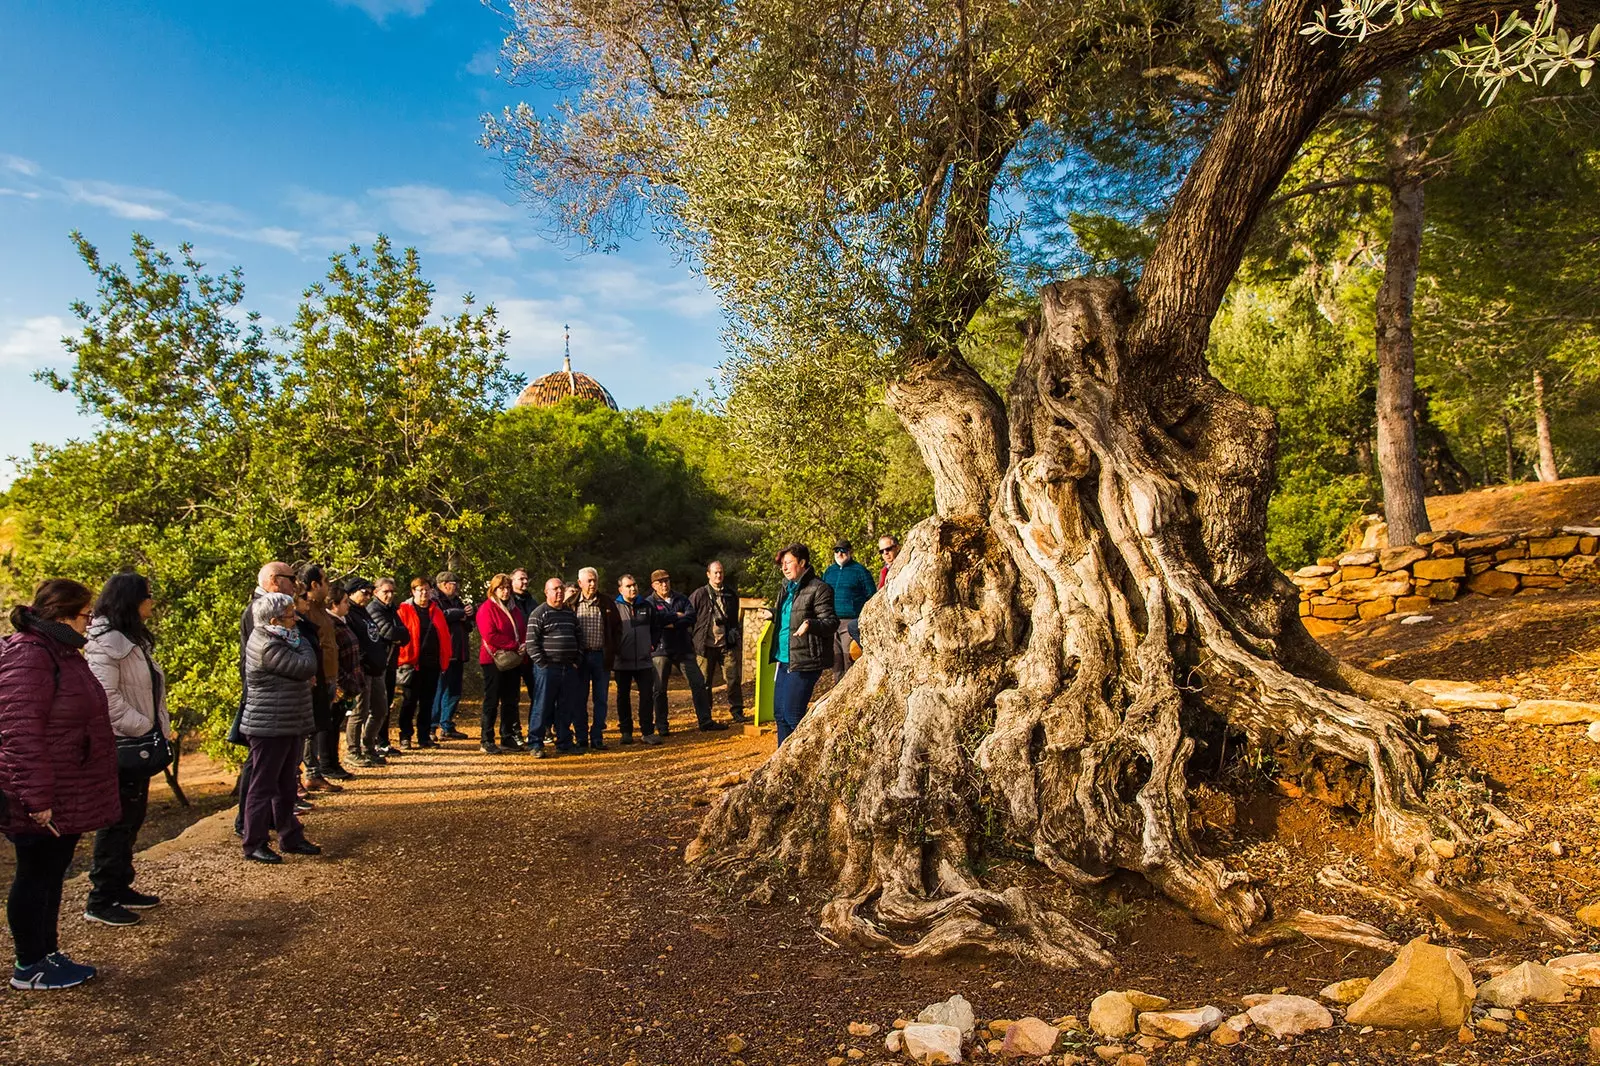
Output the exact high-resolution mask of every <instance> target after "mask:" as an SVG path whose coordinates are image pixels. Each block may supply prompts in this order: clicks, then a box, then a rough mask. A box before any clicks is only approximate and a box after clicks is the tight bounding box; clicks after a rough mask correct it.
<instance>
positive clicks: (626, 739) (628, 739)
mask: <svg viewBox="0 0 1600 1066" xmlns="http://www.w3.org/2000/svg"><path fill="white" fill-rule="evenodd" d="M617 743H619V744H632V743H633V734H632V733H624V734H622V739H621V740H619V741H617Z"/></svg>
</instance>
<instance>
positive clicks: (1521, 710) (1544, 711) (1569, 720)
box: [1506, 700, 1600, 725]
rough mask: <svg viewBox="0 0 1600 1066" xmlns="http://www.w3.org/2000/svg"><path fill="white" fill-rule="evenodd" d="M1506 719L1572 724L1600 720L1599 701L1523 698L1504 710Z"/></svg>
mask: <svg viewBox="0 0 1600 1066" xmlns="http://www.w3.org/2000/svg"><path fill="white" fill-rule="evenodd" d="M1506 721H1508V722H1521V723H1522V724H1524V725H1573V724H1575V723H1578V722H1600V703H1581V702H1579V701H1577V700H1523V701H1522V702H1521V703H1519V704H1517V705H1516V706H1515V707H1513V708H1511V709H1510V710H1508V711H1506Z"/></svg>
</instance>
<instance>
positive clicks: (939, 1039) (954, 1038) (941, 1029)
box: [900, 1001, 964, 1064]
mask: <svg viewBox="0 0 1600 1066" xmlns="http://www.w3.org/2000/svg"><path fill="white" fill-rule="evenodd" d="M963 1002H964V1001H963ZM900 1032H901V1033H903V1034H904V1036H905V1050H906V1054H908V1055H910V1056H911V1057H912V1058H913V1059H915V1060H916V1061H917V1062H922V1063H929V1064H932V1063H939V1062H960V1061H961V1030H960V1029H957V1028H956V1027H955V1026H953V1025H936V1024H928V1023H923V1022H913V1023H912V1024H910V1025H908V1026H906V1027H905V1028H904V1029H902V1030H900Z"/></svg>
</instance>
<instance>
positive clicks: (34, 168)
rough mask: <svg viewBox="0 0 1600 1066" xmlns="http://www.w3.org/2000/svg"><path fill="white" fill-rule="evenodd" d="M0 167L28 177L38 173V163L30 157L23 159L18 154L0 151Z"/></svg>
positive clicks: (35, 175)
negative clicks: (7, 153)
mask: <svg viewBox="0 0 1600 1066" xmlns="http://www.w3.org/2000/svg"><path fill="white" fill-rule="evenodd" d="M0 167H4V168H5V169H6V170H9V171H12V172H13V173H16V174H22V175H24V176H26V177H30V178H32V177H37V176H38V174H39V164H38V163H35V162H34V161H33V160H31V159H24V158H22V157H21V156H20V155H6V154H4V153H0Z"/></svg>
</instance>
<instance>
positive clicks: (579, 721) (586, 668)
mask: <svg viewBox="0 0 1600 1066" xmlns="http://www.w3.org/2000/svg"><path fill="white" fill-rule="evenodd" d="M610 683H611V672H610V671H609V670H607V669H606V653H605V652H603V651H586V652H584V653H583V657H582V658H580V659H579V660H578V698H577V699H576V700H574V701H573V704H572V721H573V724H574V725H575V726H576V727H577V730H578V743H580V744H582V743H583V742H584V725H585V721H586V720H587V724H588V727H589V731H588V742H589V746H590V747H591V748H598V747H599V746H600V745H601V744H602V743H604V742H605V738H606V686H607V685H609V684H610ZM591 695H592V698H593V703H594V714H593V715H592V716H591V715H590V714H589V703H590V699H591Z"/></svg>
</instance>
